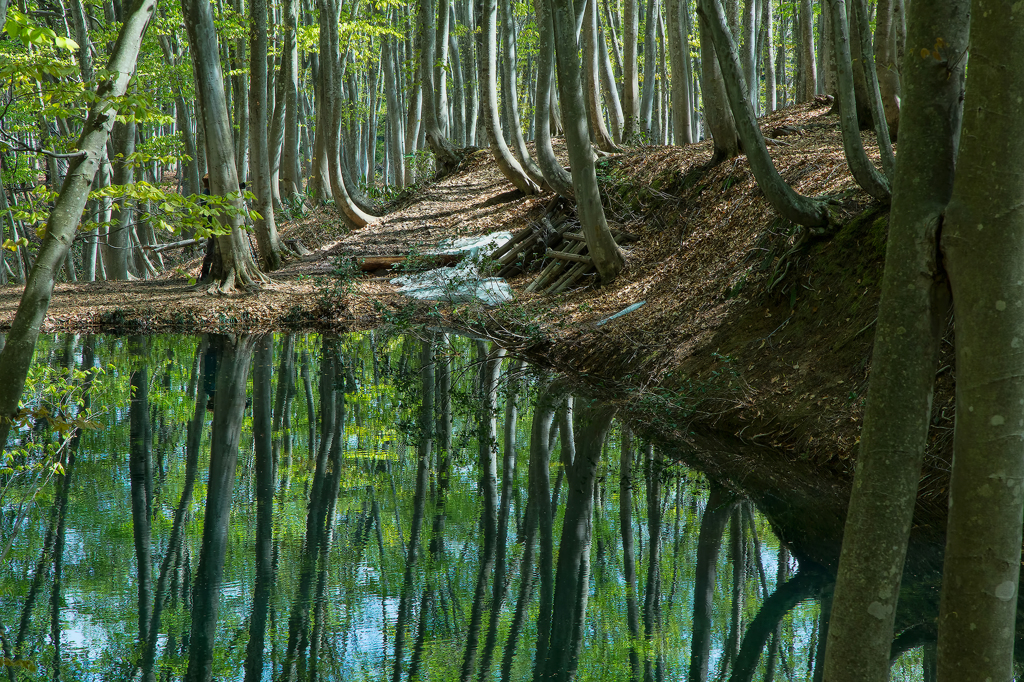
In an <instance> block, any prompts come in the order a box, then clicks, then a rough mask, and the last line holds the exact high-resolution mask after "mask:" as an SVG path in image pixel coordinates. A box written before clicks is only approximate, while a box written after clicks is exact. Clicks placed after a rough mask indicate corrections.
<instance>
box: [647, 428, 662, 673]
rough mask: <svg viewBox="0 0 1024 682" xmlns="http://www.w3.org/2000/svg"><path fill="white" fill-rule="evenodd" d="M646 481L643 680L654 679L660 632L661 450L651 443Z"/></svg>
mask: <svg viewBox="0 0 1024 682" xmlns="http://www.w3.org/2000/svg"><path fill="white" fill-rule="evenodd" d="M644 460H645V462H644V464H645V466H644V469H645V471H644V474H645V478H646V483H647V486H646V487H647V533H648V535H647V585H646V587H645V588H644V653H645V655H644V680H645V682H654V680H655V669H656V665H657V663H656V659H657V658H658V656H659V651H658V649H659V644H660V642H659V639H660V634H661V623H660V620H661V469H662V466H663V464H662V458H661V452H660V451H659V452H657V454H655V450H654V447H653V446H652V445H651V444H650V443H648V444H647V450H646V457H645V458H644Z"/></svg>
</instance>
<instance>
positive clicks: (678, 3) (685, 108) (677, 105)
mask: <svg viewBox="0 0 1024 682" xmlns="http://www.w3.org/2000/svg"><path fill="white" fill-rule="evenodd" d="M688 4H689V3H688V2H686V1H685V0H667V4H666V5H665V12H666V33H667V34H668V35H667V37H668V54H669V61H670V62H671V64H672V133H673V136H674V138H675V139H674V143H675V144H677V145H684V144H690V143H692V142H693V133H692V131H691V121H690V69H689V66H690V12H689V9H688Z"/></svg>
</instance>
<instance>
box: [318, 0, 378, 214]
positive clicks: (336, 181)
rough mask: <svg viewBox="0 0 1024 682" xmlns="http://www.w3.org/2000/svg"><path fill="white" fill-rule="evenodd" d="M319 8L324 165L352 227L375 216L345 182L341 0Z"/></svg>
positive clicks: (324, 1)
mask: <svg viewBox="0 0 1024 682" xmlns="http://www.w3.org/2000/svg"><path fill="white" fill-rule="evenodd" d="M317 6H318V7H319V8H320V78H319V83H318V85H319V86H320V96H321V97H322V99H323V103H322V105H321V106H323V107H324V111H323V120H324V121H325V124H326V126H327V130H326V131H324V138H325V139H324V144H325V147H326V154H327V168H328V172H329V179H330V182H331V194H332V195H333V197H334V201H335V203H336V204H337V205H338V207H339V208H340V209H341V210H342V212H343V213H344V214H345V217H346V218H347V219H348V220H349V221H351V223H352V225H353V226H354V227H363V226H364V225H367V224H368V223H371V222H373V221H374V217H373V216H372V215H370V214H369V213H367V212H365V211H363V210H362V209H361V208H359V206H357V205H356V203H355V201H353V199H352V195H351V194H350V193H349V191H348V188H347V187H346V185H345V177H344V175H343V170H342V163H343V160H342V156H341V155H342V148H341V134H342V128H343V126H342V121H343V119H344V114H345V112H344V107H343V106H342V72H341V71H342V69H341V54H340V52H339V49H340V42H339V41H340V39H339V36H338V25H339V23H340V21H341V2H340V0H317Z"/></svg>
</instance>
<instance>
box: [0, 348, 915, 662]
mask: <svg viewBox="0 0 1024 682" xmlns="http://www.w3.org/2000/svg"><path fill="white" fill-rule="evenodd" d="M36 363H37V364H36V366H35V367H34V368H33V370H32V372H31V374H30V377H29V387H28V390H27V392H26V396H25V401H24V404H25V407H26V412H25V418H24V419H23V421H22V423H21V426H20V428H19V429H17V430H16V431H15V432H14V433H13V435H12V441H13V442H12V443H9V444H8V445H9V446H13V449H11V450H9V451H8V453H7V457H8V459H7V461H6V462H5V463H4V469H3V471H2V472H0V483H2V489H0V495H2V497H0V512H2V517H0V552H2V559H0V640H2V645H3V656H4V663H5V665H6V669H7V672H8V674H9V675H10V679H11V680H12V681H13V680H37V679H39V680H42V679H53V680H57V679H63V680H134V679H139V678H141V679H143V680H157V679H159V680H177V679H187V680H210V679H217V680H245V681H254V680H286V681H293V680H303V681H304V680H317V679H322V680H392V681H393V682H400V681H401V680H413V679H418V680H467V681H468V680H499V679H500V680H516V681H519V680H532V679H540V678H543V679H563V680H567V679H578V680H630V679H636V680H641V679H646V680H680V679H690V680H704V679H714V680H726V679H758V680H810V679H814V677H815V674H816V672H818V671H817V667H818V666H817V663H818V661H819V660H820V651H821V650H820V646H819V645H820V643H821V641H822V633H823V629H824V627H826V619H822V618H821V613H822V609H821V608H820V603H822V600H824V603H826V604H827V599H828V589H829V587H828V584H829V578H828V576H827V574H826V573H824V572H823V571H821V570H820V569H818V568H817V567H815V566H810V565H808V566H801V565H799V563H798V562H797V561H796V560H795V559H793V558H792V557H791V556H790V555H789V553H788V552H787V549H786V547H785V546H784V545H782V544H781V543H780V542H779V541H778V539H777V537H776V535H775V534H774V533H773V530H772V527H771V524H769V522H768V520H767V519H766V518H765V517H764V516H762V514H761V513H760V512H759V511H758V510H757V509H755V508H754V507H753V505H752V504H750V503H749V502H747V501H744V500H740V499H738V498H736V497H735V496H734V495H732V494H731V493H729V492H727V491H726V489H725V488H722V487H720V486H718V485H716V484H712V483H709V481H708V480H706V479H705V477H704V476H703V475H702V474H701V473H699V472H696V471H692V470H688V469H686V468H684V467H683V466H681V465H678V464H677V463H675V462H672V461H669V458H668V457H666V456H665V455H664V454H663V453H662V452H661V451H660V450H657V449H655V448H654V447H653V446H652V445H650V444H649V443H645V442H643V441H641V440H640V439H639V438H638V437H635V436H634V435H633V434H632V433H631V432H630V430H629V429H628V427H626V426H624V425H623V423H620V421H619V420H618V419H617V418H616V415H615V413H614V410H613V409H612V408H610V407H609V406H608V405H605V404H600V403H596V402H594V401H592V400H590V399H588V398H587V397H586V396H583V395H576V396H573V395H571V393H570V391H569V384H567V383H565V382H564V381H562V380H561V379H559V378H557V377H553V376H551V375H550V374H549V373H548V372H546V371H543V370H540V369H536V368H532V367H529V366H527V365H526V364H525V363H523V362H522V361H519V360H517V359H514V358H512V357H509V356H507V355H506V354H505V352H504V351H503V350H502V349H500V348H497V347H496V346H494V345H493V344H491V343H490V342H486V341H482V340H476V339H468V338H464V337H458V336H454V335H449V334H445V333H441V332H437V331H429V330H420V331H418V332H415V333H398V332H388V331H371V332H364V333H354V334H349V335H344V336H329V335H297V334H296V335H284V334H275V335H266V336H262V337H257V336H216V335H209V336H203V337H192V336H149V337H143V336H137V337H109V336H71V335H65V336H52V337H44V338H42V339H41V340H40V343H39V345H38V346H37V351H36ZM780 588H781V589H780ZM772 595H774V596H772ZM780 595H781V596H780ZM770 596H771V597H770ZM826 613H827V610H826ZM922 656H923V655H922V652H921V649H919V648H918V649H914V650H912V651H909V652H908V653H906V654H905V655H903V656H902V657H901V658H900V659H899V661H897V663H896V665H895V666H894V672H893V675H894V679H907V680H913V679H921V678H922V672H921V671H922Z"/></svg>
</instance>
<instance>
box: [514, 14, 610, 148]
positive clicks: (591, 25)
mask: <svg viewBox="0 0 1024 682" xmlns="http://www.w3.org/2000/svg"><path fill="white" fill-rule="evenodd" d="M504 1H505V2H508V1H509V0H504ZM596 2H597V0H588V2H587V3H586V9H585V10H584V11H583V31H582V33H581V38H582V39H583V50H582V52H583V66H584V68H583V74H584V79H585V80H586V88H585V91H586V92H585V94H586V99H587V120H588V121H589V124H590V135H591V139H592V141H593V143H594V146H595V147H597V148H598V149H600V150H602V151H606V152H612V151H617V150H618V147H616V146H615V142H614V141H613V140H612V137H611V135H609V134H608V128H607V127H606V126H605V124H604V114H603V113H602V111H601V85H600V77H601V76H600V69H601V65H600V61H599V60H600V57H599V55H598V40H597V36H598V29H597V10H596V9H595V7H594V5H595V3H596Z"/></svg>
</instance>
